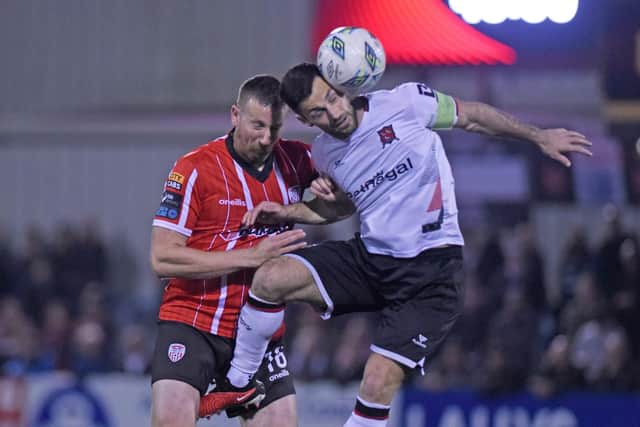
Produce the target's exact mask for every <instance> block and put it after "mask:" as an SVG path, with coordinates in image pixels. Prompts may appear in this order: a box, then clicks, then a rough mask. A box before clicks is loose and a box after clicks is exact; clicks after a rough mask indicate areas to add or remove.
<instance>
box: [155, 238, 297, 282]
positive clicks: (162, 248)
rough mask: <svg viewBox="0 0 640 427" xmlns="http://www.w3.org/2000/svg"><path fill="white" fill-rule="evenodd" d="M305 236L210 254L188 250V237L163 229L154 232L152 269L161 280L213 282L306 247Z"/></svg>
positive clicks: (197, 250) (271, 239)
mask: <svg viewBox="0 0 640 427" xmlns="http://www.w3.org/2000/svg"><path fill="white" fill-rule="evenodd" d="M304 236H305V233H304V231H302V230H289V231H285V232H284V233H280V234H276V235H273V236H269V237H265V238H264V239H262V240H261V241H260V243H258V244H257V245H256V246H254V247H252V248H248V249H234V250H232V251H215V252H208V251H202V250H199V249H194V248H190V247H187V237H186V236H184V235H182V234H180V233H177V232H175V231H172V230H168V229H166V228H162V227H153V229H152V231H151V254H150V258H151V267H152V268H153V271H154V272H155V273H156V274H157V275H158V277H160V278H166V277H181V278H185V279H211V278H214V277H219V276H223V275H225V274H229V273H232V272H234V271H238V270H242V269H245V268H257V267H259V266H260V265H261V264H262V263H263V262H265V261H266V260H268V259H270V258H274V257H277V256H279V255H282V254H284V253H287V252H291V251H294V250H297V249H300V248H303V247H304V246H305V245H306V243H305V242H303V241H302V239H303V238H304Z"/></svg>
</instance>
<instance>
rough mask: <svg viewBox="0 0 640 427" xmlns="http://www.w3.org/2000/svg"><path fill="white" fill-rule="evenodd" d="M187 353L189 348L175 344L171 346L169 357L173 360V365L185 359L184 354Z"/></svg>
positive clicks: (168, 352)
mask: <svg viewBox="0 0 640 427" xmlns="http://www.w3.org/2000/svg"><path fill="white" fill-rule="evenodd" d="M186 352H187V347H185V346H184V344H178V343H173V344H169V351H167V356H169V360H171V361H172V362H173V363H176V362H178V361H179V360H180V359H182V358H183V357H184V354H185V353H186Z"/></svg>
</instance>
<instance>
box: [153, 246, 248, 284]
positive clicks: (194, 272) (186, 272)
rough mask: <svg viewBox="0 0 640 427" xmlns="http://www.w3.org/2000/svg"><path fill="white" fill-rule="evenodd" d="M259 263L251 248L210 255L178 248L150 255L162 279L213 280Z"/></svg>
mask: <svg viewBox="0 0 640 427" xmlns="http://www.w3.org/2000/svg"><path fill="white" fill-rule="evenodd" d="M260 264H261V262H260V260H258V259H257V257H256V256H254V251H252V250H251V249H237V250H233V251H216V252H207V251H202V250H198V249H193V248H189V247H186V246H178V245H176V246H167V247H163V248H159V249H156V250H154V251H152V253H151V265H152V267H153V270H154V272H155V273H156V274H157V275H158V276H159V277H162V278H165V277H181V278H185V279H211V278H214V277H219V276H223V275H225V274H229V273H233V272H234V271H238V270H242V269H245V268H256V267H258V266H259V265H260Z"/></svg>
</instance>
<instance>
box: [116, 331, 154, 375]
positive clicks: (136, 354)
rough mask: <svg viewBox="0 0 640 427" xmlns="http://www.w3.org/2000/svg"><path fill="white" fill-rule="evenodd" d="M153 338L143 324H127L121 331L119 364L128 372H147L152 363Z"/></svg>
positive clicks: (121, 368) (138, 373)
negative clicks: (150, 338)
mask: <svg viewBox="0 0 640 427" xmlns="http://www.w3.org/2000/svg"><path fill="white" fill-rule="evenodd" d="M150 342H151V340H149V337H148V335H147V331H146V330H145V329H144V327H142V326H141V325H131V324H130V325H126V326H125V327H124V328H123V329H122V331H121V332H120V337H119V346H118V347H119V351H118V357H119V358H120V359H119V362H118V365H119V367H120V370H122V371H123V372H126V373H128V374H137V375H141V374H146V373H147V372H148V369H149V364H150V363H151V349H150V348H149V344H150Z"/></svg>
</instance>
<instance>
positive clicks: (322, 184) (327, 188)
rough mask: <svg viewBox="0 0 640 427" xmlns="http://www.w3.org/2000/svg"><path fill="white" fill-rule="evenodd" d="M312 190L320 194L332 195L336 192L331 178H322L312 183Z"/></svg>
mask: <svg viewBox="0 0 640 427" xmlns="http://www.w3.org/2000/svg"><path fill="white" fill-rule="evenodd" d="M311 190H312V191H313V190H315V191H317V192H319V193H324V194H330V193H333V191H334V185H333V182H332V181H331V179H330V178H328V177H324V176H321V177H319V178H316V179H314V180H313V182H311ZM314 194H315V193H314Z"/></svg>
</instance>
